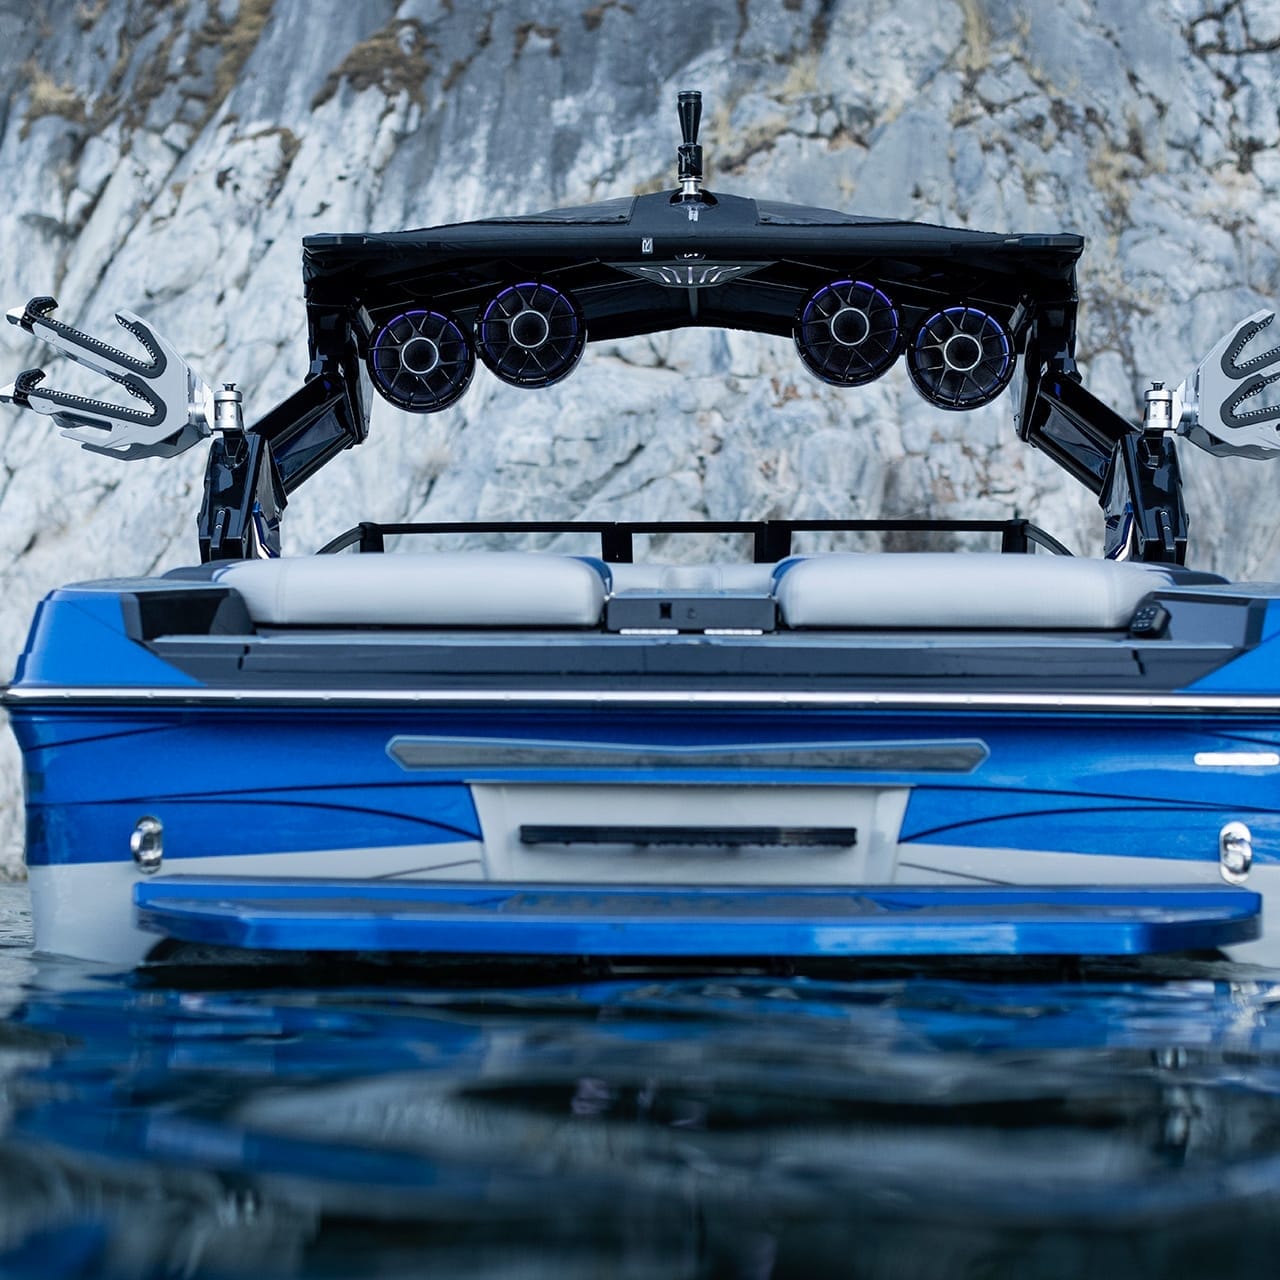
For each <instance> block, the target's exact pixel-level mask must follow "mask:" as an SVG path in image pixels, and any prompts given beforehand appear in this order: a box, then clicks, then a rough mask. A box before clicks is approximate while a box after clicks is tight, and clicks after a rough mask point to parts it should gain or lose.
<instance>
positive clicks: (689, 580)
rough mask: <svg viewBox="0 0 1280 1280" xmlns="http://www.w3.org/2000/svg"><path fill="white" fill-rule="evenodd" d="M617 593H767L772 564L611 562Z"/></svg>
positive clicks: (762, 594)
mask: <svg viewBox="0 0 1280 1280" xmlns="http://www.w3.org/2000/svg"><path fill="white" fill-rule="evenodd" d="M609 573H610V575H611V576H612V578H613V592H614V594H615V595H616V594H618V592H620V591H710V592H721V591H728V592H733V593H738V594H742V595H761V596H767V595H769V594H770V593H771V592H772V590H773V565H771V564H611V565H610V566H609Z"/></svg>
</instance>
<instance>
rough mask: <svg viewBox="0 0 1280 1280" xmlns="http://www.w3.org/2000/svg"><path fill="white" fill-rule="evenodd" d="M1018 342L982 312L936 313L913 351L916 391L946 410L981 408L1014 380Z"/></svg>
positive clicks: (953, 310)
mask: <svg viewBox="0 0 1280 1280" xmlns="http://www.w3.org/2000/svg"><path fill="white" fill-rule="evenodd" d="M1013 365H1014V350H1013V337H1012V335H1011V334H1010V333H1009V330H1008V329H1006V328H1005V327H1004V325H1002V324H1001V323H1000V321H999V320H997V319H996V318H995V317H994V316H991V315H988V314H987V313H986V312H985V311H979V310H978V309H977V308H976V307H947V308H946V309H945V310H944V311H936V312H934V314H933V315H931V316H930V317H929V318H928V319H927V320H926V321H925V322H924V323H923V324H922V325H921V326H920V328H919V329H917V330H916V334H915V337H914V339H913V340H912V342H911V345H910V346H909V347H908V348H907V370H908V372H909V373H910V374H911V381H912V382H913V383H914V384H915V388H916V390H917V391H919V392H920V394H921V395H922V396H924V398H925V399H926V400H928V401H929V402H930V403H931V404H936V405H938V406H939V407H940V408H943V409H976V408H977V407H978V406H979V405H983V404H987V403H988V402H989V401H991V400H994V399H995V398H996V396H998V395H999V394H1000V392H1002V391H1003V390H1004V389H1005V387H1006V385H1008V382H1009V379H1010V378H1011V377H1012V376H1013Z"/></svg>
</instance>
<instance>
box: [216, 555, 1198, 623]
mask: <svg viewBox="0 0 1280 1280" xmlns="http://www.w3.org/2000/svg"><path fill="white" fill-rule="evenodd" d="M213 577H214V580H215V581H217V582H219V583H221V584H223V585H224V586H229V587H233V588H235V590H236V591H237V592H239V594H240V595H241V596H242V597H243V598H244V601H245V605H246V607H247V608H248V611H249V616H250V617H251V618H252V619H253V621H254V622H255V623H259V624H265V625H268V626H377V625H380V626H405V627H412V626H423V627H441V626H445V627H447V626H452V627H503V626H507V627H594V626H597V625H598V624H599V622H600V618H601V614H602V612H603V609H604V603H605V600H606V598H607V597H608V596H610V595H620V594H627V593H632V592H644V593H651V592H662V593H668V592H669V593H672V594H673V595H681V594H683V595H706V594H721V593H723V594H730V595H758V596H768V595H773V596H774V597H775V598H776V600H777V603H778V611H779V615H780V619H781V622H782V623H783V624H784V625H785V626H788V627H831V628H850V627H868V628H897V627H948V628H960V629H974V628H1019V627H1021V628H1036V629H1064V628H1070V629H1083V630H1111V629H1115V628H1121V627H1125V626H1127V625H1128V623H1129V619H1130V618H1131V617H1132V615H1133V611H1134V609H1135V608H1136V607H1137V605H1138V603H1139V601H1141V600H1142V598H1143V597H1144V596H1146V595H1147V594H1148V593H1149V592H1151V591H1154V590H1157V589H1159V588H1162V587H1167V586H1171V585H1173V583H1174V576H1173V575H1172V574H1171V573H1170V572H1168V571H1167V570H1166V569H1164V568H1163V567H1161V566H1158V565H1146V564H1130V563H1126V564H1120V563H1115V562H1113V561H1109V560H1088V559H1083V558H1075V557H1067V556H1047V555H1034V556H1032V555H1000V554H997V553H990V554H988V553H980V552H964V553H949V552H941V553H932V552H903V553H861V552H829V553H825V554H820V555H814V556H797V557H793V558H791V559H787V560H783V561H781V562H779V563H778V564H777V565H769V564H707V565H664V564H615V565H606V564H604V563H603V562H602V561H598V560H594V559H590V558H581V559H580V558H576V557H571V556H562V555H554V554H550V553H546V552H536V551H462V552H434V553H428V554H404V553H396V554H392V555H345V556H306V557H299V558H288V559H281V560H252V561H237V562H235V563H232V564H228V565H226V566H225V567H221V568H219V569H217V570H215V572H214V574H213Z"/></svg>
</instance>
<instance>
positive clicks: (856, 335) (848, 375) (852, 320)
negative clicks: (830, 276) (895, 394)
mask: <svg viewBox="0 0 1280 1280" xmlns="http://www.w3.org/2000/svg"><path fill="white" fill-rule="evenodd" d="M795 340H796V350H797V351H799V352H800V359H801V360H803V361H804V363H805V367H806V368H808V369H809V371H810V372H811V373H814V374H816V375H817V376H818V377H819V378H821V379H822V380H823V382H831V383H834V384H836V385H837V386H844V387H856V386H858V385H859V384H860V383H863V382H871V381H872V380H873V379H875V378H878V377H879V376H880V375H881V374H882V373H884V372H885V370H886V369H888V368H889V366H890V365H891V364H892V363H893V362H894V361H895V360H896V359H897V358H898V351H899V349H900V347H901V344H902V326H901V323H900V322H899V319H898V309H897V307H895V306H894V305H893V303H892V302H890V301H889V299H888V297H887V296H886V295H885V294H884V293H883V292H881V290H879V289H877V288H876V287H875V285H873V284H867V283H866V281H864V280H836V281H834V282H833V283H831V284H824V285H823V286H822V287H821V288H819V289H816V290H815V291H814V292H813V293H811V294H810V295H809V297H808V299H807V300H806V301H805V304H804V306H803V307H801V308H800V314H799V315H798V316H797V317H796V322H795Z"/></svg>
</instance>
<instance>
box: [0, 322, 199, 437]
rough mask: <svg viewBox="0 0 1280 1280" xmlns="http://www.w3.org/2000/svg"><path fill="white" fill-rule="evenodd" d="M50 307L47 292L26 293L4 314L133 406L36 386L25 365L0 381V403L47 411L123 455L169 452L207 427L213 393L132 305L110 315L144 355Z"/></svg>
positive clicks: (65, 430) (37, 377)
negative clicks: (69, 321)
mask: <svg viewBox="0 0 1280 1280" xmlns="http://www.w3.org/2000/svg"><path fill="white" fill-rule="evenodd" d="M57 305H58V304H57V302H56V301H55V300H54V299H53V298H48V297H40V298H32V299H31V301H30V302H28V303H27V305H26V306H25V307H15V308H13V310H11V311H9V312H7V313H6V317H7V319H8V321H9V323H10V324H15V325H18V326H19V327H20V328H23V329H25V330H26V331H27V332H28V333H30V334H33V335H34V336H35V337H37V338H39V339H40V340H41V341H43V342H47V343H48V344H49V345H50V346H51V347H53V348H55V349H56V350H58V351H60V352H62V354H63V355H66V356H69V357H70V358H71V359H72V360H74V361H75V362H76V363H77V364H81V365H84V367H85V368H86V369H91V370H93V372H94V373H97V374H100V375H101V376H102V377H105V378H109V379H110V380H111V381H112V382H115V383H118V384H119V385H120V386H122V387H123V388H124V389H125V390H126V391H127V392H128V393H129V394H130V395H131V396H132V397H133V398H134V399H136V400H137V401H139V402H140V403H139V405H138V406H137V407H135V406H133V405H120V404H112V403H110V402H109V401H106V400H98V399H94V398H93V397H90V396H81V395H75V394H73V393H71V392H67V391H56V390H54V389H53V388H52V387H44V386H41V384H42V383H43V381H44V378H45V373H44V370H43V369H26V370H24V371H23V372H22V373H20V374H19V375H18V377H17V378H16V379H15V380H14V381H13V382H11V383H10V384H9V385H8V386H5V387H0V403H3V404H16V405H18V406H19V407H21V408H24V409H34V410H35V411H36V412H37V413H46V414H49V415H50V416H51V417H52V418H53V420H54V421H55V422H56V423H57V424H58V426H59V427H60V428H61V429H62V434H63V435H64V436H66V437H67V438H68V439H71V440H75V441H76V442H77V443H79V444H81V445H83V447H84V448H86V449H89V450H92V451H93V452H94V453H104V454H106V455H108V456H109V457H113V458H121V459H124V460H126V461H131V460H133V459H135V458H171V457H173V456H174V455H175V454H178V453H182V452H183V451H184V450H185V449H189V448H191V446H192V445H194V444H197V443H199V441H200V440H202V439H204V438H205V437H206V436H208V435H210V434H211V433H212V429H213V393H212V391H211V390H210V389H209V387H208V385H207V384H206V383H205V382H204V380H203V379H202V378H200V377H199V376H198V375H197V374H196V373H194V372H193V371H192V369H191V366H190V365H188V364H187V362H186V361H185V360H184V359H183V358H182V357H181V356H180V355H179V354H178V353H177V351H175V350H174V348H173V347H172V346H171V345H170V344H169V343H168V342H166V341H165V339H164V338H162V337H161V336H160V335H159V334H158V333H156V331H155V330H154V329H153V328H152V327H151V326H150V325H149V324H147V322H146V321H145V320H143V319H142V318H141V317H140V316H136V315H134V314H133V313H132V312H131V311H118V312H116V320H117V321H119V323H120V325H121V326H122V327H123V328H124V329H126V330H127V331H128V332H129V333H131V334H132V335H133V336H134V338H136V339H137V341H138V343H139V344H140V345H141V346H142V348H143V349H144V350H145V351H146V353H147V359H139V358H138V357H137V356H131V355H129V354H127V353H126V352H124V351H117V350H116V348H115V347H112V346H109V345H108V344H107V343H105V342H102V341H101V340H100V339H98V338H95V337H93V336H92V335H90V334H87V333H82V332H80V330H78V329H73V328H72V327H71V326H70V325H66V324H63V323H62V322H61V321H59V320H55V319H53V311H54V310H55V308H56V307H57Z"/></svg>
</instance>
